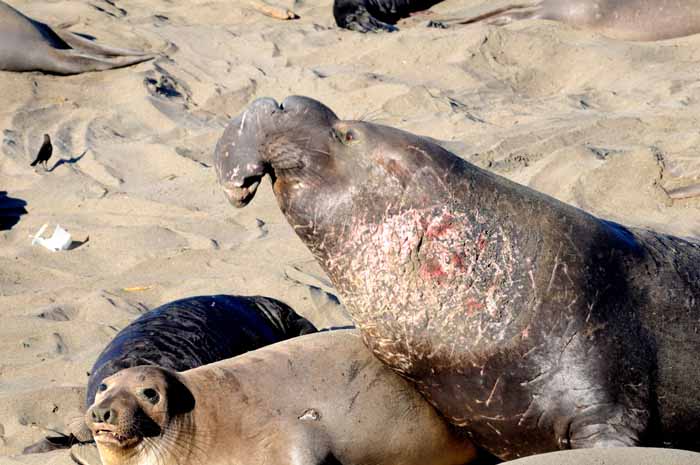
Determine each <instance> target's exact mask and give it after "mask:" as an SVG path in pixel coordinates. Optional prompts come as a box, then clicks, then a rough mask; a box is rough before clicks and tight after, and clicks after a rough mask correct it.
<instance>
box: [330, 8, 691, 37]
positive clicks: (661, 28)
mask: <svg viewBox="0 0 700 465" xmlns="http://www.w3.org/2000/svg"><path fill="white" fill-rule="evenodd" d="M438 2H439V0H437V1H430V0H335V3H334V7H333V13H334V15H335V19H336V23H337V24H338V26H340V27H345V28H347V29H352V30H356V31H360V32H369V31H380V30H384V31H392V30H396V28H395V27H394V26H393V24H395V23H396V21H398V20H399V19H401V18H405V17H407V16H409V15H410V14H411V13H413V12H417V11H421V10H425V9H427V8H430V7H431V6H433V5H435V4H436V3H438ZM518 19H550V20H554V21H561V22H563V23H567V24H571V25H573V26H578V27H582V28H585V29H590V30H594V31H598V32H600V33H602V34H604V35H607V36H609V37H613V38H617V39H625V40H663V39H670V38H673V37H682V36H687V35H691V34H696V33H698V32H700V0H531V1H528V0H514V1H513V2H512V3H506V4H503V2H501V4H500V5H497V6H494V7H490V6H486V7H485V11H483V12H480V13H478V14H475V15H473V16H471V17H467V18H451V19H447V20H441V21H439V23H442V24H448V25H449V24H470V23H476V22H487V23H489V24H497V25H503V24H507V23H509V22H511V21H515V20H518Z"/></svg>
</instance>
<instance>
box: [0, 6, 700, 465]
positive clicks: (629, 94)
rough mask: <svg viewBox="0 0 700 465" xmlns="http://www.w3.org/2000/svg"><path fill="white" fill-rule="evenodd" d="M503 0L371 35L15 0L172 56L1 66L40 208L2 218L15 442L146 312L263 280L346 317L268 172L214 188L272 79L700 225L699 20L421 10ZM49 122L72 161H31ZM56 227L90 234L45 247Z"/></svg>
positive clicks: (465, 149)
mask: <svg viewBox="0 0 700 465" xmlns="http://www.w3.org/2000/svg"><path fill="white" fill-rule="evenodd" d="M487 1H488V0H461V1H459V2H457V1H456V0H449V1H448V2H447V3H445V4H441V5H438V6H437V7H436V8H435V9H434V10H435V12H434V13H433V14H432V15H427V16H421V17H418V18H411V19H410V20H408V21H406V23H405V24H404V25H403V27H402V30H401V31H400V32H398V33H394V34H378V35H376V34H372V35H362V34H357V33H352V32H349V31H344V30H339V29H337V28H336V27H335V25H334V22H333V18H332V15H331V3H332V2H331V1H330V0H302V1H299V2H297V3H295V4H291V3H289V4H284V3H281V4H280V5H282V6H285V7H290V8H293V9H294V10H295V11H296V12H297V13H298V14H299V15H300V16H301V19H300V20H297V21H278V20H275V19H272V18H269V17H266V16H263V15H261V14H260V13H259V12H257V11H255V10H253V9H251V8H249V7H248V6H247V3H245V2H241V1H233V0H216V1H197V0H188V1H183V0H117V1H111V0H48V1H42V2H36V1H30V0H11V1H10V3H11V4H12V5H13V6H14V7H16V8H18V9H20V10H22V11H23V12H25V13H26V14H28V15H30V16H32V17H34V18H37V19H40V20H42V21H45V22H48V23H49V24H53V25H57V24H61V23H64V24H69V25H70V29H71V30H73V31H76V32H83V33H88V34H91V35H94V36H96V37H97V38H98V40H99V41H100V42H102V43H105V44H109V45H115V46H122V47H128V48H136V49H144V50H154V51H162V52H163V56H162V57H161V58H158V59H157V60H155V61H152V62H148V63H143V64H140V65H137V66H134V67H131V68H126V69H120V70H113V71H107V72H101V73H89V74H84V75H78V76H72V77H56V76H45V75H41V74H36V73H32V74H14V73H6V72H0V82H2V95H1V96H0V102H1V103H2V105H0V128H1V129H2V131H3V133H2V142H1V144H2V146H1V152H2V153H1V154H0V191H5V192H6V193H7V195H8V196H9V197H10V198H13V199H21V200H22V201H24V202H26V207H25V208H26V210H27V212H28V213H27V214H25V215H23V216H21V218H20V221H19V222H18V223H17V224H16V225H14V226H13V227H12V228H11V229H10V230H4V231H0V322H1V323H0V455H2V456H10V455H14V454H18V453H19V452H20V451H21V450H22V449H23V448H24V447H26V446H27V445H29V444H31V443H33V442H34V441H36V440H38V439H39V438H41V437H42V436H44V435H45V434H46V431H47V430H50V429H54V430H59V431H66V424H67V422H68V421H70V420H71V419H74V418H76V417H79V416H80V415H81V409H82V397H83V392H84V385H85V382H86V379H87V377H86V372H87V371H88V370H89V368H90V366H91V364H92V362H93V361H94V359H95V358H96V356H97V354H98V353H99V352H100V350H101V349H102V347H103V346H104V345H105V344H106V343H107V342H108V341H109V340H110V339H111V338H112V337H113V336H114V334H115V333H116V332H117V331H118V330H119V329H121V328H122V327H124V326H125V325H126V324H127V323H128V322H129V321H131V320H133V319H134V318H135V317H137V316H138V315H139V314H141V313H142V312H144V311H145V310H146V309H148V308H152V307H154V306H157V305H160V304H162V303H164V302H167V301H170V300H173V299H177V298H181V297H186V296H192V295H201V294H214V293H239V294H263V295H268V296H272V297H276V298H279V299H282V300H284V301H286V302H287V303H289V304H290V305H292V306H293V307H295V308H296V309H297V310H298V311H299V312H300V313H302V314H304V315H305V316H307V317H308V318H310V319H311V320H312V321H314V322H315V323H316V324H317V325H319V326H328V325H334V324H342V323H344V322H346V321H347V320H346V319H345V317H344V316H343V315H340V314H337V313H331V312H327V311H324V308H326V307H328V306H327V305H326V304H327V302H325V301H324V300H323V299H321V298H318V296H317V295H315V294H312V293H311V292H310V291H309V289H310V288H309V285H315V286H321V287H323V286H327V285H328V283H327V281H326V278H325V277H324V275H323V273H322V272H321V271H320V269H319V268H318V267H317V265H316V264H315V262H314V260H313V258H312V257H311V255H310V253H309V252H308V251H307V250H306V248H305V247H304V246H303V245H302V243H301V242H300V241H299V239H298V238H297V237H296V236H295V234H294V233H293V231H292V230H291V228H290V227H289V226H288V225H287V223H286V221H285V219H284V218H283V216H282V215H281V213H280V212H279V210H278V208H277V206H276V203H275V201H274V198H273V197H272V195H271V191H270V188H269V183H268V182H265V183H264V186H263V188H262V189H261V191H260V193H259V195H257V197H256V199H255V200H254V202H253V204H252V205H251V207H249V208H246V209H244V210H235V209H234V208H233V207H231V206H229V205H228V204H227V202H226V201H225V199H224V197H223V195H222V193H221V192H220V189H219V188H218V186H217V184H216V180H215V174H214V170H213V168H212V154H213V149H214V145H215V143H216V141H217V139H218V137H219V136H220V135H221V133H222V130H223V127H224V125H225V124H226V122H227V119H228V118H230V117H231V116H232V115H235V114H237V113H239V112H240V111H241V110H242V108H243V107H244V106H245V105H246V104H247V103H248V102H250V101H251V100H252V99H254V98H256V97H263V96H271V97H274V98H277V99H282V98H284V97H285V96H287V95H289V94H304V95H309V96H311V97H314V98H317V99H319V100H321V101H323V102H324V103H326V104H328V105H329V106H330V107H332V108H333V109H334V110H335V111H336V112H337V113H338V114H339V115H340V116H341V117H344V118H364V119H367V120H371V121H374V122H377V123H383V124H389V125H393V126H397V127H400V128H402V129H406V130H409V131H413V132H416V133H419V134H422V135H427V136H431V137H433V138H436V139H439V140H440V141H444V145H445V146H446V147H448V148H449V149H451V150H453V151H454V152H456V153H457V154H459V155H460V156H462V157H464V158H466V159H467V160H469V161H472V162H474V163H476V164H477V165H479V166H482V167H486V168H488V169H491V170H493V171H495V172H497V173H499V174H502V175H504V176H507V177H509V178H511V179H513V180H516V181H518V182H521V183H524V184H527V185H529V186H532V187H534V188H536V189H538V190H541V191H544V192H546V193H548V194H551V195H553V196H555V197H557V198H559V199H562V200H564V201H566V202H570V203H572V204H574V205H577V206H580V207H582V208H584V209H587V210H589V211H591V212H593V213H595V214H597V215H600V216H603V217H605V218H608V219H612V220H615V221H619V222H623V223H625V224H630V225H635V226H644V227H651V228H655V229H658V230H661V231H666V232H670V233H674V234H677V235H687V236H694V237H699V236H700V208H699V207H700V197H695V198H690V199H686V200H677V201H672V200H671V199H670V198H669V196H668V195H667V191H668V190H669V189H673V188H676V187H681V186H687V185H694V184H698V183H700V155H699V154H698V151H699V150H700V148H699V147H700V124H698V123H699V121H698V120H699V117H700V80H699V76H700V74H699V72H700V35H698V36H695V37H688V38H681V39H676V40H671V41H665V42H657V43H626V42H620V41H614V40H610V39H607V38H605V37H602V36H599V35H596V34H592V33H589V32H585V31H580V30H576V29H573V28H570V27H567V26H564V25H561V24H556V23H552V22H545V21H525V22H521V23H516V24H512V25H510V26H507V27H503V28H496V27H486V26H482V25H473V26H468V27H460V28H452V29H446V30H440V29H431V28H425V27H423V24H424V22H425V20H426V19H427V18H428V17H439V16H440V15H443V14H444V15H447V14H449V13H450V11H451V10H450V9H451V8H453V9H455V10H457V9H459V10H460V11H463V10H464V8H465V5H467V6H469V5H470V4H474V5H477V4H483V3H486V2H487ZM45 132H47V133H50V134H51V135H52V138H53V140H54V158H53V159H52V160H51V161H50V162H49V166H50V167H52V166H54V165H55V164H56V163H57V162H58V161H59V159H62V160H65V161H64V162H59V163H60V164H58V165H57V166H55V167H54V168H53V169H52V170H51V172H49V173H45V172H43V170H42V169H38V170H36V171H35V170H33V169H32V168H30V167H29V163H30V161H32V159H33V157H34V156H35V155H36V152H37V150H38V149H39V146H40V145H41V142H42V134H43V133H45ZM77 158H79V160H77V161H76V160H75V159H77ZM1 196H2V194H1V193H0V197H1ZM0 202H3V204H4V205H7V202H6V201H2V200H0ZM44 223H50V224H51V229H53V225H54V224H56V223H58V224H60V225H61V226H63V227H65V228H67V229H68V230H69V231H70V232H71V233H72V234H73V236H74V238H75V239H76V240H78V241H84V240H85V239H86V238H87V237H88V236H89V241H88V242H86V243H84V244H83V245H81V246H79V247H77V248H75V249H73V250H70V251H66V252H59V253H52V252H49V251H47V250H44V249H42V248H40V247H36V246H31V245H30V235H31V234H33V233H34V232H35V231H37V230H38V229H39V227H40V226H41V225H42V224H44ZM125 288H130V290H125ZM32 460H38V461H35V462H32ZM17 461H21V462H17ZM66 461H67V455H66V454H65V452H60V453H55V454H49V455H48V456H40V457H39V458H34V459H32V458H27V457H25V458H13V459H9V458H0V462H2V463H41V464H54V463H55V464H59V463H67V462H66Z"/></svg>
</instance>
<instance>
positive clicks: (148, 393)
mask: <svg viewBox="0 0 700 465" xmlns="http://www.w3.org/2000/svg"><path fill="white" fill-rule="evenodd" d="M141 394H143V396H144V397H145V398H146V400H148V401H149V402H150V403H152V404H156V403H158V399H159V397H160V396H158V391H156V390H155V389H152V388H146V389H144V390H143V391H141Z"/></svg>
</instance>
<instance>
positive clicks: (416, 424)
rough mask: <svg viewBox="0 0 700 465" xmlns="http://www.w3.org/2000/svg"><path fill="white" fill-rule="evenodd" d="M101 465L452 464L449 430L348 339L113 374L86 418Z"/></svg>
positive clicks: (465, 444)
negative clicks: (176, 369) (175, 368)
mask: <svg viewBox="0 0 700 465" xmlns="http://www.w3.org/2000/svg"><path fill="white" fill-rule="evenodd" d="M86 422H87V423H88V425H89V426H90V429H91V430H92V432H93V434H94V436H95V440H96V442H97V445H98V448H99V451H100V456H101V458H102V462H103V464H104V465H126V464H129V465H146V464H151V463H158V464H159V465H185V464H199V463H201V464H205V463H206V464H207V465H234V464H236V465H238V464H246V463H249V464H258V463H260V464H262V463H265V464H275V465H276V464H279V465H287V464H294V465H340V464H342V465H366V464H375V465H459V464H462V463H466V462H467V461H469V460H470V459H471V458H472V457H474V455H475V450H474V446H473V445H472V444H471V443H470V442H469V441H468V440H465V439H463V438H459V437H458V436H456V435H455V434H454V432H453V431H451V429H450V428H451V427H450V425H449V424H448V423H447V422H445V421H444V420H443V419H442V418H441V417H440V416H439V415H438V414H437V412H435V410H434V409H433V408H432V407H431V406H430V404H428V403H427V402H426V401H425V399H423V398H422V397H421V395H420V394H419V393H418V392H417V391H416V390H415V389H414V388H413V387H412V386H411V385H410V384H409V383H407V382H406V381H404V380H403V379H401V378H400V377H399V376H397V375H396V374H395V373H393V372H392V371H391V370H389V369H388V368H386V367H385V366H384V365H382V364H381V363H380V362H379V361H378V360H376V359H375V358H374V357H373V356H372V354H371V353H370V352H369V351H368V350H367V348H366V347H365V346H364V344H363V343H362V340H361V338H360V335H359V334H358V333H357V331H355V330H338V331H329V332H323V333H317V334H311V335H307V336H302V337H299V338H295V339H291V340H288V341H285V342H281V343H278V344H274V345H272V346H269V347H265V348H262V349H258V350H256V351H253V352H249V353H247V354H245V355H241V356H238V357H235V358H232V359H228V360H223V361H220V362H217V363H213V364H210V365H205V366H202V367H199V368H195V369H193V370H188V371H185V372H182V373H176V372H174V371H171V370H166V369H164V368H159V367H135V368H129V369H127V370H123V371H120V372H119V373H117V374H115V375H113V376H111V377H109V378H106V379H104V380H103V382H102V384H100V389H99V391H98V393H97V396H96V397H95V403H94V405H93V406H92V407H90V410H89V411H88V412H87V414H86Z"/></svg>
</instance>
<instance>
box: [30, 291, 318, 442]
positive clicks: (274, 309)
mask: <svg viewBox="0 0 700 465" xmlns="http://www.w3.org/2000/svg"><path fill="white" fill-rule="evenodd" d="M313 332H316V328H315V327H314V326H313V325H312V324H311V323H310V322H309V321H308V320H306V319H305V318H303V317H301V316H299V315H298V314H297V313H296V312H295V311H294V310H293V309H292V308H291V307H289V306H288V305H286V304H284V303H282V302H280V301H279V300H276V299H272V298H269V297H261V296H250V297H245V296H232V295H211V296H198V297H188V298H186V299H180V300H176V301H174V302H170V303H167V304H165V305H162V306H160V307H158V308H155V309H153V310H151V311H149V312H147V313H145V314H143V315H141V316H140V317H139V318H137V319H136V320H134V321H133V322H131V323H130V324H129V325H128V326H126V327H125V328H124V329H122V330H121V331H120V332H119V333H117V335H116V336H115V337H114V339H113V340H112V341H111V342H110V343H109V344H108V345H107V347H105V348H104V350H103V351H102V353H101V354H100V355H99V357H97V361H96V362H95V364H94V365H93V367H92V370H91V371H90V379H89V380H88V386H87V394H86V398H85V407H86V408H88V407H90V405H92V403H93V401H94V400H95V393H96V392H97V388H98V386H99V385H100V384H101V383H102V380H103V379H104V378H106V377H108V376H111V375H113V374H114V373H116V372H118V371H119V370H122V369H125V368H129V367H134V366H139V365H158V366H161V367H165V368H167V369H170V370H175V371H183V370H189V369H190V368H195V367H198V366H201V365H206V364H207V363H212V362H216V361H218V360H223V359H226V358H230V357H234V356H236V355H240V354H242V353H245V352H248V351H250V350H255V349H258V348H260V347H264V346H266V345H269V344H273V343H276V342H280V341H284V340H286V339H289V338H292V337H296V336H300V335H302V334H309V333H313ZM73 429H74V431H73V432H72V434H71V435H69V436H67V437H49V438H46V439H45V440H44V441H41V442H39V443H37V444H34V445H32V446H30V447H28V448H27V449H25V451H24V452H25V453H34V452H45V451H47V450H51V449H56V448H62V447H68V446H70V445H71V444H72V443H75V442H85V441H90V440H92V435H91V434H90V432H89V430H87V426H86V425H85V423H84V422H82V421H81V422H79V424H77V425H75V426H74V427H73Z"/></svg>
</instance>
